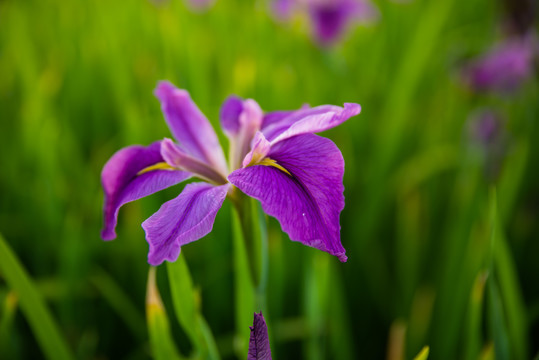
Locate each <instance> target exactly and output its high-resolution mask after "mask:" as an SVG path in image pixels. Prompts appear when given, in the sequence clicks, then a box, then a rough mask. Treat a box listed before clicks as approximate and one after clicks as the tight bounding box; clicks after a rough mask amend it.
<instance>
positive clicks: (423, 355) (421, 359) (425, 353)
mask: <svg viewBox="0 0 539 360" xmlns="http://www.w3.org/2000/svg"><path fill="white" fill-rule="evenodd" d="M429 351H430V349H429V347H428V346H425V347H424V348H423V349H421V351H420V352H419V354H417V356H416V357H415V358H414V360H427V359H428V358H429Z"/></svg>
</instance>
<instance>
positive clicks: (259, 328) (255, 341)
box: [247, 312, 271, 360]
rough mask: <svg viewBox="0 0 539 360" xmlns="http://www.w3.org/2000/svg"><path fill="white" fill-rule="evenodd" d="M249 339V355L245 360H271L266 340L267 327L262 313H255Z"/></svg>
mask: <svg viewBox="0 0 539 360" xmlns="http://www.w3.org/2000/svg"><path fill="white" fill-rule="evenodd" d="M250 329H251V337H250V338H249V354H248V355H247V360H271V349H270V344H269V338H268V327H267V326H266V321H265V320H264V316H262V312H260V313H258V314H257V313H255V316H254V320H253V326H251V327H250Z"/></svg>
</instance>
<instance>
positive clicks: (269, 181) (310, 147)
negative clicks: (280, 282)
mask: <svg viewBox="0 0 539 360" xmlns="http://www.w3.org/2000/svg"><path fill="white" fill-rule="evenodd" d="M268 157H269V158H271V159H273V160H275V161H276V162H277V163H278V164H279V166H282V167H283V168H284V169H286V170H287V171H288V172H289V173H290V175H289V174H287V173H286V172H284V171H282V170H280V169H279V168H277V167H275V166H266V165H255V166H249V167H246V168H243V169H239V170H236V171H234V172H232V173H231V174H230V175H229V176H228V179H229V181H230V182H231V183H232V184H234V185H235V186H237V187H238V188H239V189H240V190H241V191H243V192H244V193H245V194H247V195H249V196H251V197H254V198H256V199H258V200H260V202H261V203H262V208H263V209H264V211H265V212H266V213H267V214H268V215H271V216H273V217H275V218H276V219H277V220H278V221H279V223H280V224H281V227H282V229H283V231H285V232H286V233H287V234H288V235H289V236H290V239H291V240H294V241H300V242H302V243H303V244H305V245H308V246H311V247H314V248H317V249H320V250H322V251H325V252H328V253H330V254H332V255H335V256H337V257H338V258H339V260H341V261H343V262H344V261H346V260H347V257H346V255H345V249H344V248H343V246H342V244H341V240H340V224H339V216H340V213H341V211H342V209H343V208H344V195H343V192H344V186H343V183H342V181H343V174H344V160H343V158H342V155H341V152H340V151H339V149H338V148H337V146H336V145H335V144H334V143H333V142H332V141H331V140H329V139H326V138H323V137H320V136H317V135H313V134H303V135H299V136H294V137H291V138H288V139H285V140H283V141H281V142H279V143H277V144H276V145H274V146H273V147H272V149H271V150H270V152H269V154H268Z"/></svg>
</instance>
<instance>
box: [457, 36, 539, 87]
mask: <svg viewBox="0 0 539 360" xmlns="http://www.w3.org/2000/svg"><path fill="white" fill-rule="evenodd" d="M537 52H538V43H537V38H536V36H535V35H534V34H528V35H526V36H523V37H513V38H509V39H507V40H505V41H503V42H501V43H499V44H497V45H496V46H495V47H494V48H492V49H491V50H490V51H488V52H487V53H485V54H484V55H482V56H481V57H479V58H478V59H475V60H473V61H471V62H470V63H469V64H468V65H467V66H465V68H464V71H463V76H464V79H465V82H466V83H468V84H469V86H471V87H472V88H473V89H474V90H476V91H493V92H500V93H510V92H513V91H515V90H517V89H518V88H519V87H520V86H521V85H522V84H523V83H524V82H525V81H526V80H527V79H528V78H530V77H532V76H533V71H534V58H535V57H536V56H537Z"/></svg>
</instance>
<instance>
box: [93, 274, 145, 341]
mask: <svg viewBox="0 0 539 360" xmlns="http://www.w3.org/2000/svg"><path fill="white" fill-rule="evenodd" d="M90 281H91V282H92V284H94V286H95V287H96V288H97V290H98V291H99V292H100V293H101V295H102V296H103V298H104V299H105V300H106V301H107V302H108V303H109V305H110V306H111V307H112V308H113V309H114V310H115V311H116V313H117V314H118V315H119V316H120V317H121V318H122V319H123V320H124V322H125V324H126V325H127V326H128V327H129V329H130V330H131V332H132V333H133V334H134V335H135V336H136V337H137V338H139V339H141V340H142V339H145V338H146V333H145V330H144V328H145V325H144V323H145V321H144V317H143V316H142V315H141V313H140V310H139V309H137V307H136V306H135V305H134V304H133V302H132V301H131V299H129V297H128V296H127V294H126V293H125V291H124V290H123V289H122V288H121V287H120V286H119V285H118V284H117V283H116V282H115V281H114V279H113V278H112V277H110V275H109V274H107V273H106V272H105V271H103V270H98V271H97V273H96V274H95V275H94V276H92V277H91V278H90Z"/></svg>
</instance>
